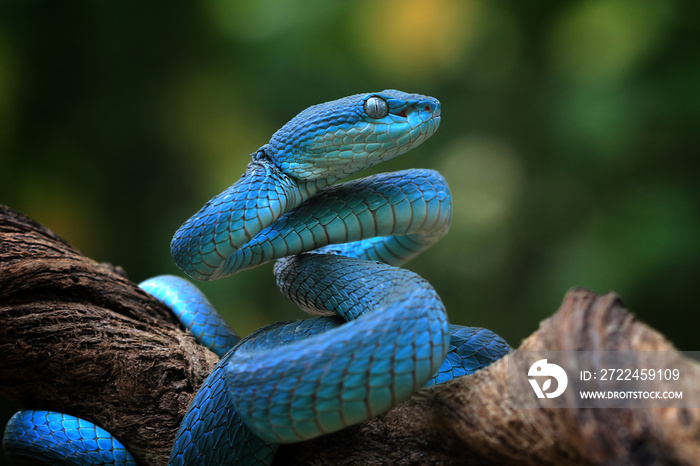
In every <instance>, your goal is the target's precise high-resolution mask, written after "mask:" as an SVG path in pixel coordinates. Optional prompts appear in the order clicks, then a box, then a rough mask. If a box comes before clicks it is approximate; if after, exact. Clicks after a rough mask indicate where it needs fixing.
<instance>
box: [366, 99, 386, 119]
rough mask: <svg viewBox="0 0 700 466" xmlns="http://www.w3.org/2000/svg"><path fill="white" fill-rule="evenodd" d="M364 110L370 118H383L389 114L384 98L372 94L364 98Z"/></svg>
mask: <svg viewBox="0 0 700 466" xmlns="http://www.w3.org/2000/svg"><path fill="white" fill-rule="evenodd" d="M364 110H365V113H366V114H367V116H368V117H370V118H374V119H379V118H384V117H385V116H387V115H388V114H389V104H387V103H386V100H384V99H382V98H381V97H377V96H376V95H374V96H372V97H370V98H369V99H367V100H365V105H364Z"/></svg>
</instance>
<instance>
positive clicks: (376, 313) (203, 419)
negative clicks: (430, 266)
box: [4, 90, 510, 465]
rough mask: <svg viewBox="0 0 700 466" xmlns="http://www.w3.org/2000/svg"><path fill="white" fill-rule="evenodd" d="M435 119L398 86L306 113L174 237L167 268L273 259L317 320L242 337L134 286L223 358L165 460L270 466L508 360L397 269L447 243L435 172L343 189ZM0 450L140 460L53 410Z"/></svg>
mask: <svg viewBox="0 0 700 466" xmlns="http://www.w3.org/2000/svg"><path fill="white" fill-rule="evenodd" d="M439 122H440V103H439V102H438V101H437V100H436V99H434V98H432V97H427V96H422V95H417V94H407V93H405V92H401V91H396V90H385V91H382V92H372V93H366V94H357V95H352V96H349V97H345V98H342V99H339V100H335V101H332V102H327V103H323V104H320V105H315V106H312V107H309V108H308V109H306V110H304V111H302V112H301V113H299V114H298V115H297V116H296V117H294V118H293V119H292V120H290V121H289V122H288V123H287V124H286V125H284V126H283V127H282V128H281V129H279V130H278V131H277V132H276V133H274V135H273V136H272V138H271V139H270V141H269V143H267V144H265V145H263V146H262V147H261V148H260V149H258V150H257V151H256V152H255V153H254V154H253V155H252V161H251V162H250V163H249V165H248V167H247V169H246V172H245V174H244V175H243V176H242V177H241V178H240V179H239V180H238V181H237V182H236V183H234V184H233V185H232V186H231V187H229V188H228V189H226V190H225V191H223V192H222V193H221V194H219V195H218V196H216V197H214V198H213V199H211V200H210V201H209V202H207V204H206V205H205V206H204V207H202V209H201V210H200V211H199V212H198V213H197V214H195V215H194V216H192V218H190V219H189V220H187V221H186V222H185V223H184V224H183V225H182V226H181V227H180V229H179V230H178V231H177V232H176V233H175V235H174V237H173V240H172V242H171V252H172V255H173V258H174V259H175V262H176V263H177V265H178V266H179V267H180V268H181V269H182V270H183V271H184V272H185V273H186V274H187V275H189V276H190V277H193V278H195V279H199V280H214V279H218V278H223V277H227V276H230V275H233V274H235V273H237V272H240V271H242V270H246V269H249V268H252V267H256V266H259V265H261V264H264V263H267V262H270V261H276V263H275V266H274V272H275V276H276V280H277V284H278V286H279V288H280V289H281V291H282V293H283V294H284V295H285V296H287V297H288V298H289V299H290V300H291V301H292V302H294V303H295V304H297V305H298V306H299V307H300V308H302V309H303V310H305V311H307V312H309V313H311V314H313V315H315V317H312V318H309V319H304V320H300V321H295V322H280V323H277V324H273V325H269V326H267V327H264V328H262V329H260V330H257V331H255V332H253V333H252V334H251V335H249V336H248V337H246V338H244V339H241V338H240V337H239V336H238V335H237V334H236V333H235V332H234V331H233V330H232V329H231V328H230V327H229V326H228V324H226V322H224V321H223V319H222V318H221V317H220V316H219V315H218V314H217V313H216V311H215V310H214V308H213V307H212V306H211V304H210V303H209V301H208V300H207V299H206V297H205V296H204V295H203V294H202V293H201V292H200V291H199V290H198V289H197V288H196V287H195V286H194V285H193V284H192V283H191V282H189V281H187V280H185V279H183V278H180V277H175V276H160V277H154V278H152V279H149V280H146V281H145V282H143V283H141V284H140V286H141V288H143V289H144V290H145V291H147V292H149V293H151V294H152V295H153V296H154V297H156V298H157V299H158V300H160V301H162V302H163V303H165V304H166V305H167V306H169V307H170V308H171V309H172V310H173V312H174V313H175V314H176V315H177V316H178V318H179V319H180V320H181V322H182V324H183V325H184V326H185V327H186V328H187V329H188V330H189V331H190V332H192V333H193V334H194V336H195V337H196V338H197V339H198V340H199V341H200V342H201V343H202V344H203V345H205V346H207V347H209V348H210V349H211V350H212V351H213V352H215V353H216V354H217V355H219V357H220V358H221V359H220V361H219V363H218V364H217V365H216V366H215V367H214V369H213V370H212V372H211V374H210V375H209V376H208V377H207V379H206V380H205V381H204V383H203V384H202V386H201V388H200V389H199V391H198V392H197V395H196V396H195V398H194V399H193V401H192V402H191V404H190V406H189V408H188V410H187V413H186V414H185V417H184V419H183V421H182V423H181V425H180V428H179V430H178V432H177V436H176V440H175V443H174V446H173V449H172V452H171V456H170V460H169V463H170V464H173V465H186V464H187V465H194V464H197V465H199V464H202V465H204V464H211V465H214V464H270V462H271V461H272V458H273V456H274V454H275V451H276V450H277V448H278V445H279V444H282V443H290V442H299V441H303V440H307V439H311V438H314V437H317V436H320V435H323V434H327V433H330V432H335V431H338V430H340V429H343V428H344V427H347V426H350V425H353V424H356V423H358V422H361V421H363V420H366V419H369V418H371V417H373V416H377V415H379V414H381V413H384V412H386V411H387V410H389V409H390V408H391V407H392V406H395V405H396V404H398V403H400V402H401V401H403V400H406V399H407V398H408V397H410V396H411V394H412V393H414V392H415V391H416V390H418V389H419V388H421V387H424V386H429V385H434V384H437V383H442V382H445V381H447V380H450V379H453V378H455V377H458V376H461V375H466V374H470V373H472V372H474V371H476V370H478V369H480V368H482V367H485V366H486V365H488V364H490V363H491V362H493V361H494V360H496V359H499V358H500V357H502V356H503V355H505V354H506V353H507V352H508V351H509V350H510V348H509V346H508V345H507V343H506V342H505V341H504V340H503V339H502V338H500V337H499V336H498V335H496V334H494V333H493V332H491V331H490V330H486V329H481V328H475V327H460V326H455V325H451V324H449V323H448V319H447V313H446V311H445V308H444V306H443V304H442V302H441V301H440V298H439V297H438V295H437V293H436V292H435V290H434V289H433V288H432V287H431V286H430V285H429V284H428V283H427V282H426V281H425V280H424V279H422V278H421V277H420V276H418V275H416V274H415V273H413V272H410V271H408V270H405V269H401V268H399V267H398V266H399V265H401V264H403V263H405V262H406V261H407V260H409V259H410V258H412V257H414V256H415V255H417V254H419V253H420V252H422V251H423V250H425V249H426V248H427V247H429V246H431V245H432V244H434V243H435V242H436V241H437V240H438V239H439V238H440V237H441V236H443V235H444V234H445V233H447V230H448V228H449V222H450V217H451V198H450V193H449V190H448V188H447V184H446V182H445V180H444V178H443V177H442V176H441V175H440V174H439V173H437V172H435V171H433V170H417V169H414V170H405V171H399V172H394V173H381V174H377V175H373V176H370V177H366V178H361V179H355V180H352V181H347V182H344V183H338V184H334V183H336V181H338V180H340V179H342V178H344V177H347V176H350V175H353V174H354V173H356V172H358V171H360V170H363V169H365V168H367V167H370V166H372V165H375V164H377V163H379V162H382V161H384V160H387V159H390V158H392V157H395V156H397V155H400V154H402V153H405V152H406V151H408V150H410V149H412V148H414V147H416V146H417V145H419V144H420V143H422V142H423V141H425V140H426V139H427V138H429V137H430V136H431V135H432V134H433V133H434V132H435V131H436V130H437V128H438V125H439ZM4 448H5V450H6V452H8V453H9V454H10V455H17V456H29V457H34V458H39V459H43V460H44V461H48V462H50V463H57V464H58V463H61V464H81V465H83V464H136V462H135V460H134V459H133V457H132V456H131V455H130V454H129V453H128V451H127V450H126V448H124V446H123V445H122V444H121V443H120V442H119V441H118V440H117V439H115V438H114V437H113V436H112V435H110V434H109V433H108V432H106V431H104V430H103V429H101V428H100V427H98V426H96V425H94V424H93V423H91V422H89V421H87V420H83V419H79V418H76V417H74V416H70V415H67V414H62V413H57V412H51V411H29V410H25V411H20V412H18V413H17V414H15V415H14V416H13V417H12V419H11V420H10V421H9V422H8V425H7V427H6V429H5V436H4Z"/></svg>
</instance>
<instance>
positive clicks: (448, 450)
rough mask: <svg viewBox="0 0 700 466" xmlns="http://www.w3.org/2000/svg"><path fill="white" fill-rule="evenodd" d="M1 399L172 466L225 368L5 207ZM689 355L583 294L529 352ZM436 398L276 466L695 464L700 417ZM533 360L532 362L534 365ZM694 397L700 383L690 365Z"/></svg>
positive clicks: (117, 278) (686, 381) (485, 395)
mask: <svg viewBox="0 0 700 466" xmlns="http://www.w3.org/2000/svg"><path fill="white" fill-rule="evenodd" d="M0 290H2V291H0V323H1V325H0V351H1V354H3V356H4V357H3V358H2V359H1V360H0V393H1V394H3V395H4V396H6V397H9V398H12V399H14V400H16V401H18V402H19V403H21V404H22V405H24V406H26V407H28V408H35V409H51V410H56V411H62V412H67V413H71V414H75V415H77V416H81V417H84V418H86V419H89V420H92V421H93V422H95V423H97V424H98V425H100V426H102V427H104V428H105V429H107V430H108V431H110V432H112V433H113V434H114V435H115V436H117V437H118V438H119V439H120V440H121V441H122V442H123V443H124V444H125V445H126V446H127V448H128V449H129V450H130V451H131V452H132V453H133V454H134V456H135V457H136V458H137V460H138V461H139V462H140V463H141V464H154V465H160V464H165V463H166V461H167V457H168V454H169V451H170V448H171V445H172V442H173V439H174V435H175V432H176V430H177V426H178V425H179V422H180V420H181V419H182V416H183V415H184V412H185V410H186V408H187V405H188V404H189V402H190V400H191V399H192V397H193V396H194V394H195V393H196V390H197V388H198V387H199V385H200V384H201V382H202V381H203V379H204V377H206V375H207V374H208V372H209V371H210V370H211V368H212V367H213V366H214V364H215V363H216V356H214V355H213V354H212V353H211V352H209V351H208V350H207V349H205V348H204V347H202V346H200V345H198V344H197V343H196V342H195V341H194V339H193V338H192V337H191V336H190V335H189V334H188V333H187V332H185V331H184V330H183V329H182V327H180V326H179V325H178V324H177V322H176V320H175V318H174V317H173V316H172V315H171V313H170V312H169V311H168V310H167V309H166V308H164V307H163V306H162V305H160V303H158V302H157V301H156V300H154V299H153V298H151V297H150V296H149V295H148V294H146V293H144V292H142V291H141V290H140V289H139V288H138V287H137V286H136V285H134V284H133V283H131V282H129V281H128V280H126V279H125V278H124V276H123V274H120V273H119V269H116V268H114V267H111V266H108V265H104V264H98V263H96V262H94V261H92V260H90V259H88V258H86V257H84V256H82V255H81V254H80V253H79V252H78V251H77V250H75V249H74V248H72V247H71V246H70V245H69V244H68V243H66V242H65V241H64V240H62V239H61V238H59V237H58V236H56V235H55V234H54V233H52V232H51V231H49V230H47V229H46V228H44V227H42V226H41V225H39V224H37V223H36V222H34V221H32V220H31V219H28V218H27V217H25V216H24V215H22V214H20V213H18V212H16V211H13V210H12V209H9V208H7V207H2V206H0ZM545 349H546V350H552V351H554V350H557V351H566V350H578V351H581V350H640V351H675V349H674V348H673V347H672V346H671V345H670V344H669V343H668V342H667V341H666V340H665V339H664V338H663V337H662V336H661V335H660V334H658V333H657V332H656V331H654V330H652V329H650V328H649V327H647V326H646V325H644V324H643V323H640V322H638V321H637V320H636V319H635V318H634V316H633V315H632V314H630V313H629V312H628V311H627V310H626V309H625V308H624V306H623V305H622V303H621V301H620V300H619V298H618V297H617V296H615V295H614V294H607V295H603V296H598V295H595V294H593V293H591V292H588V291H586V290H582V289H575V290H572V291H570V292H569V293H568V294H567V296H566V297H565V299H564V302H563V303H562V306H561V308H560V309H559V311H558V312H557V313H556V314H555V315H554V316H552V317H551V318H549V319H547V320H545V321H544V322H542V324H541V326H540V329H539V330H537V331H536V332H535V333H534V334H533V335H531V336H530V337H529V338H527V339H526V340H525V341H524V342H523V344H522V345H521V347H520V350H528V351H534V350H545ZM518 354H519V352H518V351H516V352H514V353H512V354H510V355H509V356H507V357H506V358H504V359H502V360H500V361H498V362H496V363H494V364H493V365H491V366H490V367H488V368H487V369H485V370H482V371H480V372H478V373H476V374H474V375H472V376H468V377H462V378H460V379H457V380H454V381H452V382H450V383H447V384H444V385H441V386H437V387H432V388H427V389H422V390H420V391H419V392H418V393H417V394H416V395H415V396H413V397H412V398H411V399H409V400H408V401H406V402H404V403H402V404H401V405H399V406H397V407H396V408H394V409H392V410H391V411H390V412H388V413H386V414H385V415H383V416H380V417H378V418H376V419H372V420H369V421H366V422H364V423H362V424H360V425H357V426H354V427H352V428H349V429H345V430H343V431H342V432H339V433H336V434H332V435H328V436H324V437H321V438H318V439H315V440H312V441H309V442H304V443H301V444H295V445H287V446H283V447H282V448H281V449H280V451H279V452H278V454H277V456H276V458H275V464H280V465H282V464H291V463H292V462H293V463H294V464H317V465H320V464H369V463H372V464H492V463H494V462H498V463H504V464H513V465H520V464H528V465H530V464H533V465H534V464H566V463H577V464H649V463H655V462H657V463H664V464H667V463H676V464H695V463H696V462H697V458H700V441H699V440H700V412H699V411H698V410H695V409H681V408H668V407H667V408H648V409H584V408H571V409H552V408H542V409H516V408H514V407H513V406H512V403H509V402H508V364H509V363H512V362H513V361H515V360H516V358H518ZM520 354H522V353H520ZM682 361H683V362H682V364H683V369H682V370H683V375H684V377H683V379H682V384H683V385H682V386H681V385H678V384H677V383H676V384H675V385H674V386H673V390H683V389H684V387H685V388H687V389H688V392H689V393H690V392H691V391H692V390H691V387H695V386H698V384H699V383H700V366H699V365H698V364H697V363H695V362H693V361H690V360H687V359H683V360H682Z"/></svg>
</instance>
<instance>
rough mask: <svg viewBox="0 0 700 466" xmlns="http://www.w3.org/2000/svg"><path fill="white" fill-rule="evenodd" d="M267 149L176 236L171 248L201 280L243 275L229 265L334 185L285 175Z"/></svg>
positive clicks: (184, 267)
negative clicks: (265, 231)
mask: <svg viewBox="0 0 700 466" xmlns="http://www.w3.org/2000/svg"><path fill="white" fill-rule="evenodd" d="M265 147H266V146H263V147H262V148H261V149H259V150H258V151H257V152H256V153H255V154H254V155H253V160H252V161H251V162H250V163H249V164H248V167H247V168H246V171H245V174H244V175H243V176H242V177H241V178H240V179H239V180H238V181H237V182H236V183H234V184H233V185H231V186H229V187H228V188H227V189H226V190H225V191H223V192H222V193H220V194H219V195H217V196H215V197H214V198H213V199H211V200H210V201H209V202H207V203H206V204H205V205H204V207H202V208H201V209H200V210H199V212H197V213H196V214H195V215H194V216H192V217H191V218H190V219H189V220H187V221H186V222H185V223H184V224H183V225H182V226H181V227H180V228H179V229H178V230H177V232H176V233H175V235H174V237H173V240H172V242H171V244H170V249H171V253H172V255H173V258H174V259H175V262H176V263H177V265H178V267H180V268H181V269H182V270H183V271H184V272H185V273H187V274H188V275H189V276H191V277H193V278H196V279H199V280H214V279H217V278H222V277H225V276H229V275H232V274H234V273H236V272H238V271H239V270H240V267H237V266H236V264H231V261H229V260H227V258H229V257H230V256H232V255H234V254H235V253H236V251H238V250H239V249H240V248H241V247H243V246H244V245H245V244H246V243H248V242H249V241H250V240H251V239H252V238H253V237H254V236H255V235H256V234H258V233H259V232H260V231H261V230H263V229H264V228H266V227H267V226H269V225H271V224H272V223H273V222H274V221H275V220H277V219H278V218H279V217H280V216H281V215H282V214H284V213H285V212H287V211H289V210H292V209H294V208H296V207H297V206H298V205H299V204H301V203H302V202H304V201H305V200H306V199H308V198H309V197H311V196H313V195H314V194H315V193H317V192H318V191H319V190H320V189H323V188H324V187H326V186H328V185H329V184H330V183H331V182H332V181H334V179H328V178H324V179H317V180H310V181H302V180H298V179H296V178H293V177H291V176H289V175H287V174H285V173H283V172H282V171H281V170H280V169H279V168H278V167H277V166H276V165H275V164H274V163H273V162H272V161H271V160H270V159H269V158H268V157H267V156H266V152H265Z"/></svg>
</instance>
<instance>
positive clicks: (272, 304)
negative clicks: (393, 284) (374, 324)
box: [0, 0, 700, 421]
mask: <svg viewBox="0 0 700 466" xmlns="http://www.w3.org/2000/svg"><path fill="white" fill-rule="evenodd" d="M698 18H700V2H697V1H696V0H689V1H680V0H678V1H674V0H654V1H646V0H643V1H639V0H590V1H540V2H516V1H512V2H508V1H494V0H492V1H485V0H484V1H481V0H469V1H461V0H440V1H437V0H426V1H419V0H389V1H373V0H360V1H354V2H342V1H338V2H328V1H325V0H313V1H301V0H287V1H272V0H245V1H235V0H203V1H200V2H168V3H162V2H143V1H133V0H121V1H101V2H94V1H74V2H68V1H60V0H51V1H32V0H30V1H27V0H23V1H8V0H4V1H3V2H2V3H1V4H0V174H1V175H2V176H1V178H0V203H4V204H7V205H9V206H11V207H13V208H15V209H17V210H19V211H22V212H24V213H25V214H27V215H29V216H31V217H33V218H34V219H36V220H37V221H39V222H41V223H43V224H44V225H46V226H48V227H49V228H51V229H53V230H54V231H55V232H56V233H58V234H59V235H61V236H62V237H64V238H66V239H67V240H68V241H70V242H71V243H72V244H73V245H75V246H76V247H77V248H79V249H80V250H81V251H82V252H83V253H85V254H86V255H88V256H90V257H92V258H94V259H96V260H98V261H107V262H111V263H114V264H117V265H120V266H122V267H124V268H125V269H126V271H127V273H128V274H129V277H130V278H131V279H132V280H134V281H140V280H143V279H145V278H147V277H149V276H152V275H156V274H162V273H179V271H178V270H177V269H176V267H175V266H174V264H173V261H172V260H171V258H170V255H169V242H170V238H171V236H172V234H173V232H174V231H175V230H176V229H177V227H178V226H179V225H180V224H181V223H182V222H183V221H184V220H186V219H187V218H188V217H189V216H190V215H191V214H193V213H194V212H195V211H196V210H198V209H199V207H200V206H201V205H203V204H204V202H205V201H207V200H208V199H209V198H210V197H212V196H213V195H215V194H217V193H218V192H220V191H221V190H223V189H224V188H225V187H227V186H228V185H229V184H231V183H232V182H233V181H235V180H236V179H238V177H239V176H240V175H241V173H242V172H243V170H244V168H245V165H246V164H247V162H248V161H249V159H250V155H249V154H251V153H252V152H254V151H255V150H256V149H257V148H258V147H259V146H261V145H262V144H264V143H265V142H267V140H268V139H269V137H270V135H271V134H272V133H273V132H274V131H275V130H276V129H277V128H278V127H280V126H281V125H282V124H284V123H285V122H286V121H287V120H288V119H290V118H291V117H292V116H294V115H295V114H296V113H297V112H298V111H300V110H302V109H304V108H305V107H307V106H309V105H311V104H315V103H319V102H323V101H327V100H332V99H336V98H339V97H342V96H345V95H348V94H353V93H358V92H363V91H373V90H381V89H385V88H397V89H401V90H405V91H411V92H419V93H423V94H429V95H433V96H435V97H437V98H439V99H440V100H441V102H442V105H443V119H442V126H441V128H440V130H439V131H438V132H437V134H436V135H435V136H434V137H433V138H432V139H431V140H429V141H427V142H426V143H424V144H423V145H422V146H420V147H419V148H418V149H416V150H414V151H412V152H411V153H409V154H406V155H404V156H402V157H399V158H397V159H395V160H393V161H391V162H388V163H386V164H384V165H381V166H379V167H376V170H375V171H388V170H397V169H403V168H410V167H429V168H434V169H437V170H440V171H441V172H442V173H443V174H444V175H445V177H446V178H447V180H448V182H449V184H450V186H451V189H452V193H453V196H454V216H453V226H452V230H451V232H450V234H449V235H448V236H447V238H445V239H444V240H443V241H441V242H440V243H439V244H438V245H437V246H435V247H434V248H433V249H432V250H431V251H430V252H428V253H427V254H424V255H423V256H422V257H420V258H419V259H417V260H415V261H414V262H412V263H410V264H409V265H408V268H411V269H413V270H415V271H417V272H418V273H420V274H421V275H423V276H424V277H425V278H426V279H428V280H429V281H430V282H432V283H433V284H434V285H435V287H436V288H437V290H438V292H439V293H440V295H441V296H442V297H443V299H444V301H445V304H446V306H447V309H448V311H449V314H450V318H451V321H452V322H454V323H459V324H469V325H475V326H485V327H489V328H491V329H494V330H495V331H497V332H498V333H500V334H501V335H503V336H504V337H505V338H506V339H507V340H508V341H509V342H510V343H511V344H512V345H514V346H518V345H519V343H520V341H521V339H522V338H524V337H526V336H527V335H529V334H530V333H532V332H533V331H534V330H536V329H537V327H538V324H539V322H540V321H541V320H542V319H544V318H546V317H548V316H550V315H551V314H552V313H553V312H554V311H555V310H556V309H557V307H558V306H559V304H560V302H561V299H562V298H563V296H564V294H565V293H566V291H567V290H568V289H569V288H571V287H573V286H584V287H587V288H590V289H592V290H594V291H596V292H600V293H604V292H607V291H611V290H612V291H615V292H617V293H619V294H620V295H621V297H622V299H623V300H624V302H625V303H626V305H627V306H628V307H629V308H630V309H631V310H632V311H634V312H635V313H636V315H637V316H638V317H639V318H640V319H642V320H643V321H646V322H647V323H649V324H650V325H652V326H653V327H655V328H657V329H659V330H660V331H661V332H663V333H664V334H665V335H666V336H667V337H668V338H670V339H671V340H672V341H673V342H674V343H675V344H676V345H677V346H678V347H679V348H681V349H683V350H700V347H698V345H697V343H696V336H695V334H696V333H697V327H698V324H700V317H698V308H696V307H695V306H696V304H694V303H695V298H694V296H695V294H694V291H693V289H694V288H695V286H697V280H698V278H700V247H699V246H698V240H697V238H698V236H699V233H700V216H699V214H700V196H699V191H700V183H698V180H697V176H698V174H699V170H698V156H699V155H700V153H699V151H698V143H699V142H700V141H699V139H700V138H699V135H700V130H699V127H698V126H699V123H700V47H699V46H698V44H700V27H699V26H698V24H699V23H698ZM202 288H203V289H204V291H205V292H206V293H207V295H208V296H209V297H210V299H211V300H212V301H213V302H214V304H215V305H216V306H217V307H218V308H219V309H220V310H221V312H222V313H224V314H225V315H226V317H227V319H228V321H229V322H230V323H231V324H232V325H233V326H234V327H235V328H236V329H237V330H238V331H239V332H240V333H241V334H244V335H245V334H247V333H249V332H250V331H252V330H253V329H255V328H257V327H259V326H261V325H263V324H265V323H269V322H272V321H276V320H284V319H291V318H298V317H301V315H302V314H301V312H300V311H298V310H295V309H294V308H293V307H292V305H291V304H288V303H287V302H285V301H284V299H283V298H282V296H281V294H280V293H279V292H277V291H276V288H275V285H274V282H273V277H272V273H271V266H269V265H268V266H265V267H261V268H259V269H256V270H253V271H248V272H245V273H243V274H241V275H239V276H235V277H233V278H229V279H225V280H221V281H219V282H215V283H206V284H203V285H202ZM10 409H11V408H10V407H8V408H7V410H10ZM0 421H2V419H0Z"/></svg>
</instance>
